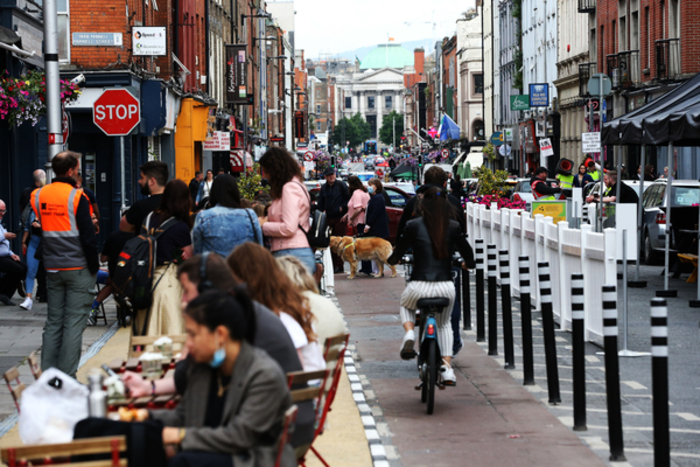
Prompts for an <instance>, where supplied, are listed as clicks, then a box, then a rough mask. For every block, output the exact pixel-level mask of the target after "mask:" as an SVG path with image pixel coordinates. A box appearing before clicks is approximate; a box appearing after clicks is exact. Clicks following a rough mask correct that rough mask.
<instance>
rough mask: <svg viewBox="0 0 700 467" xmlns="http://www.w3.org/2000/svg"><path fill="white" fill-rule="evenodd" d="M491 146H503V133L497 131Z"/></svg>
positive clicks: (492, 138)
mask: <svg viewBox="0 0 700 467" xmlns="http://www.w3.org/2000/svg"><path fill="white" fill-rule="evenodd" d="M491 144H493V145H494V146H500V145H501V144H503V133H501V132H500V131H497V132H495V133H494V134H492V135H491Z"/></svg>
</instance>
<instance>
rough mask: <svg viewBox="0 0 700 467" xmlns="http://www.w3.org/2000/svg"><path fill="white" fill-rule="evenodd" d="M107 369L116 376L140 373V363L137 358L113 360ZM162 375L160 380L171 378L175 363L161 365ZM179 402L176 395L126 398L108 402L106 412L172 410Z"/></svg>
mask: <svg viewBox="0 0 700 467" xmlns="http://www.w3.org/2000/svg"><path fill="white" fill-rule="evenodd" d="M108 366H109V368H110V369H111V370H112V371H114V372H115V373H117V374H122V373H124V372H125V371H133V372H134V373H141V362H140V361H139V358H138V357H134V358H130V359H128V360H126V361H124V360H121V359H116V360H113V361H112V362H111V363H110V364H109V365H108ZM163 367H164V368H163V370H164V371H163V375H162V376H161V378H172V377H173V376H174V373H175V361H174V360H172V361H171V362H170V363H167V364H164V365H163ZM179 401H180V396H179V395H177V394H159V395H156V396H144V397H127V398H126V399H123V400H119V401H110V402H109V404H108V407H107V411H108V412H116V411H117V410H119V408H120V407H127V408H129V409H132V408H137V409H138V408H146V409H174V408H175V407H177V404H178V402H179Z"/></svg>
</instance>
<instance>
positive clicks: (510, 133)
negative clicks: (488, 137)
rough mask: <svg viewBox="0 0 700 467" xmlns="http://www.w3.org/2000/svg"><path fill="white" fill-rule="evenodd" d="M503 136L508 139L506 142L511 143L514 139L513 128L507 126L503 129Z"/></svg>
mask: <svg viewBox="0 0 700 467" xmlns="http://www.w3.org/2000/svg"><path fill="white" fill-rule="evenodd" d="M503 136H504V138H505V140H506V143H510V142H512V141H513V129H512V128H506V129H505V130H503Z"/></svg>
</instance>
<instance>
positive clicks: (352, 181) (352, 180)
mask: <svg viewBox="0 0 700 467" xmlns="http://www.w3.org/2000/svg"><path fill="white" fill-rule="evenodd" d="M348 188H350V195H352V194H353V192H354V191H355V190H361V191H364V192H365V193H367V188H365V186H364V185H363V184H362V180H360V177H358V176H357V175H350V177H348Z"/></svg>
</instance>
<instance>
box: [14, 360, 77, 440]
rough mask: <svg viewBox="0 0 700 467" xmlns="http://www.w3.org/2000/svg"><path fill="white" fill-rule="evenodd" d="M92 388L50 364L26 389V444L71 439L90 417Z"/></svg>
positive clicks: (22, 416)
mask: <svg viewBox="0 0 700 467" xmlns="http://www.w3.org/2000/svg"><path fill="white" fill-rule="evenodd" d="M89 394H90V391H89V390H88V388H87V387H86V386H84V385H82V384H80V383H79V382H78V381H77V380H75V379H73V378H71V377H70V376H68V375H67V374H65V373H64V372H62V371H61V370H58V369H56V368H49V369H48V370H46V371H44V372H43V373H42V374H41V377H40V378H39V379H38V380H36V381H35V382H34V383H33V384H31V385H30V386H29V387H28V388H27V389H25V390H24V392H23V393H22V400H21V402H20V413H19V436H20V438H22V442H24V444H49V443H67V442H69V441H71V440H72V439H73V429H74V428H75V424H76V423H78V422H79V421H80V420H83V419H84V418H87V417H88V395H89Z"/></svg>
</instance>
